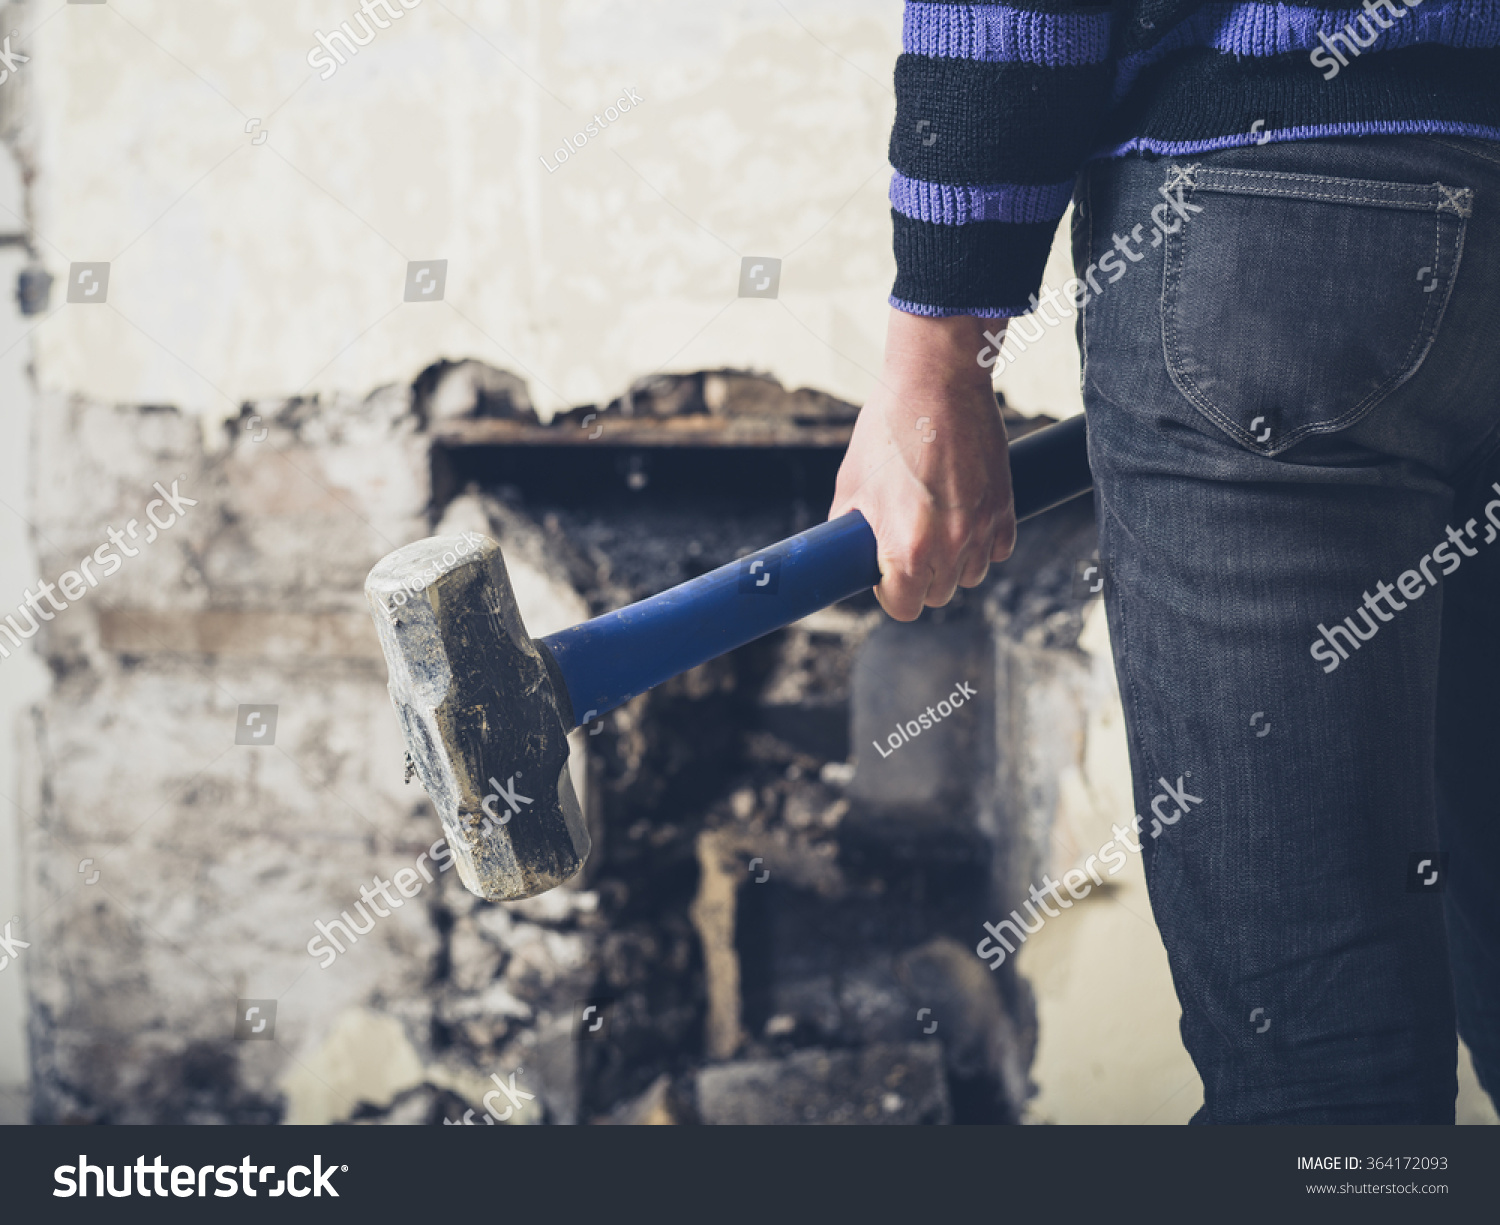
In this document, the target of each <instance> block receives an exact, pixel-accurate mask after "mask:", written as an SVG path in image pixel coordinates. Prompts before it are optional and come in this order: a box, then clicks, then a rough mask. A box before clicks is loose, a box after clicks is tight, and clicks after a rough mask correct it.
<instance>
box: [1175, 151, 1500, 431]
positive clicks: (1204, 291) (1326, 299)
mask: <svg viewBox="0 0 1500 1225" xmlns="http://www.w3.org/2000/svg"><path fill="white" fill-rule="evenodd" d="M1161 191H1162V194H1163V196H1164V197H1165V198H1166V199H1167V201H1168V203H1169V204H1170V205H1171V206H1172V209H1173V212H1175V213H1176V214H1179V215H1180V219H1178V220H1177V225H1176V228H1175V230H1173V231H1172V232H1171V233H1170V234H1168V236H1167V249H1166V252H1165V271H1164V274H1163V281H1162V302H1161V312H1162V345H1163V350H1164V354H1165V357H1166V364H1167V370H1168V372H1169V373H1170V375H1171V378H1172V382H1173V384H1174V385H1175V386H1176V387H1177V389H1178V391H1180V392H1181V393H1182V394H1183V395H1184V396H1185V397H1187V399H1188V400H1189V401H1190V402H1191V403H1192V404H1193V405H1194V406H1195V407H1196V408H1197V409H1198V411H1199V412H1201V413H1202V414H1203V415H1204V416H1205V417H1207V418H1208V419H1209V420H1210V421H1212V422H1213V423H1214V424H1215V425H1217V426H1218V427H1219V428H1220V429H1221V430H1223V431H1224V432H1225V433H1226V434H1228V435H1229V436H1230V437H1231V438H1233V439H1235V440H1236V441H1237V442H1239V443H1240V444H1241V445H1242V446H1244V447H1245V448H1247V449H1248V450H1251V451H1254V452H1257V453H1259V454H1262V455H1275V454H1277V453H1279V452H1281V451H1285V450H1286V449H1287V448H1288V447H1291V446H1294V445H1295V444H1296V443H1297V442H1298V441H1299V440H1301V439H1303V438H1306V437H1308V436H1309V435H1312V434H1327V433H1332V432H1333V431H1335V430H1341V429H1345V428H1347V427H1349V426H1351V425H1353V424H1354V423H1355V422H1357V421H1359V420H1360V419H1361V418H1363V417H1364V416H1366V415H1367V414H1368V413H1369V412H1370V411H1371V410H1372V409H1373V408H1374V407H1375V406H1376V405H1377V404H1378V403H1379V402H1380V401H1381V400H1383V399H1384V398H1385V397H1386V396H1388V395H1389V394H1390V393H1391V392H1392V391H1394V390H1395V389H1396V388H1397V387H1399V386H1401V384H1402V383H1404V382H1406V380H1407V379H1409V378H1411V376H1412V375H1413V374H1415V373H1416V371H1417V369H1418V367H1419V366H1421V364H1422V359H1423V358H1424V357H1425V356H1426V354H1427V351H1428V349H1429V348H1430V347H1431V346H1432V341H1433V338H1434V337H1435V336H1436V334H1437V329H1438V324H1439V322H1440V321H1441V319H1442V316H1443V310H1444V308H1445V307H1446V306H1447V303H1448V297H1449V294H1450V293H1451V291H1452V288H1453V282H1454V279H1455V277H1456V275H1457V273H1458V264H1459V259H1460V257H1461V255H1462V253H1463V239H1464V228H1465V225H1466V223H1467V221H1468V217H1469V214H1470V212H1471V211H1472V208H1473V198H1474V194H1473V192H1472V190H1470V189H1469V188H1465V187H1452V186H1445V185H1443V184H1441V183H1427V184H1412V183H1379V182H1369V181H1365V180H1362V179H1343V178H1329V177H1325V176H1322V175H1309V174H1290V173H1277V172H1267V171H1255V170H1236V169H1230V168H1222V169H1210V168H1206V167H1203V166H1185V165H1176V166H1173V167H1171V174H1170V175H1169V177H1168V180H1167V183H1166V185H1165V186H1164V187H1163V188H1162V189H1161Z"/></svg>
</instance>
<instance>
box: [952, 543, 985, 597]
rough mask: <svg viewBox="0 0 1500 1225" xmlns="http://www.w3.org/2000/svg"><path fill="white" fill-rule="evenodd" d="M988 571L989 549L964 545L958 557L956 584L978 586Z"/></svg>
mask: <svg viewBox="0 0 1500 1225" xmlns="http://www.w3.org/2000/svg"><path fill="white" fill-rule="evenodd" d="M989 572H990V550H989V549H986V548H984V547H983V546H977V547H976V546H975V545H973V544H969V545H966V546H965V548H964V551H963V554H962V556H960V557H959V559H958V585H959V586H960V587H978V586H979V584H980V583H982V582H984V576H985V575H986V574H988V573H989Z"/></svg>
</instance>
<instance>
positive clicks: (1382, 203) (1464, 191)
mask: <svg viewBox="0 0 1500 1225" xmlns="http://www.w3.org/2000/svg"><path fill="white" fill-rule="evenodd" d="M1216 176H1223V177H1225V178H1230V177H1239V178H1254V179H1275V180H1281V181H1283V182H1284V181H1286V180H1288V179H1304V180H1308V181H1309V182H1318V181H1321V182H1325V183H1350V184H1359V185H1360V187H1361V188H1366V189H1367V188H1372V187H1381V188H1385V189H1387V194H1386V195H1385V196H1375V195H1367V196H1358V195H1348V194H1341V193H1338V192H1331V191H1313V190H1301V191H1294V190H1291V189H1289V188H1286V189H1281V190H1270V189H1266V190H1264V191H1263V192H1261V193H1258V194H1264V195H1268V196H1273V197H1275V198H1277V199H1292V200H1327V201H1330V202H1332V203H1339V204H1372V205H1376V206H1379V207H1384V208H1398V209H1402V210H1404V211H1408V212H1426V211H1429V210H1430V211H1432V212H1437V213H1444V212H1452V213H1455V214H1456V215H1458V216H1460V217H1468V216H1469V214H1470V213H1471V212H1472V211H1473V200H1474V189H1473V188H1471V187H1452V188H1450V187H1448V186H1447V185H1446V184H1443V183H1387V182H1384V181H1382V180H1378V179H1344V178H1339V177H1337V176H1334V175H1311V174H1306V175H1304V174H1294V173H1292V172H1289V171H1286V172H1283V171H1274V170H1239V169H1236V168H1234V167H1230V166H1225V167H1221V168H1214V167H1211V168H1209V169H1207V170H1201V171H1199V173H1198V175H1197V176H1196V179H1195V182H1194V183H1193V186H1194V187H1196V188H1197V189H1198V190H1199V191H1215V190H1221V188H1215V186H1214V184H1213V182H1212V181H1211V180H1212V179H1213V178H1214V177H1216ZM1203 180H1208V181H1203ZM1397 192H1409V193H1414V194H1415V193H1425V197H1424V198H1418V199H1413V200H1398V199H1394V198H1392V197H1393V196H1394V195H1395V193H1397ZM1434 192H1441V193H1442V198H1441V199H1433V198H1432V196H1433V193H1434ZM1234 194H1237V195H1243V194H1247V193H1245V192H1236V193H1234ZM1455 197H1456V198H1455Z"/></svg>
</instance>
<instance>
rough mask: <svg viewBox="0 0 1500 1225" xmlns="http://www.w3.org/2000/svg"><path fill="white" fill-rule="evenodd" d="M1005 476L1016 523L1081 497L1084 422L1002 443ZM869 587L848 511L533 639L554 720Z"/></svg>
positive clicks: (603, 703)
mask: <svg viewBox="0 0 1500 1225" xmlns="http://www.w3.org/2000/svg"><path fill="white" fill-rule="evenodd" d="M1010 476H1011V488H1012V490H1013V492H1014V494H1015V500H1016V519H1017V521H1020V520H1023V519H1029V518H1031V517H1032V516H1033V515H1039V514H1041V513H1042V512H1043V511H1044V510H1049V509H1051V508H1052V507H1054V506H1057V505H1058V504H1060V503H1062V502H1066V501H1068V500H1069V499H1071V498H1075V497H1077V496H1078V495H1079V494H1082V493H1087V492H1088V490H1089V488H1090V486H1091V484H1092V477H1091V476H1090V473H1089V463H1088V449H1087V442H1086V434H1085V424H1084V418H1083V417H1082V416H1078V417H1071V418H1069V419H1068V420H1066V421H1060V422H1058V423H1057V424H1056V425H1049V426H1047V427H1045V428H1044V429H1040V430H1035V431H1033V432H1032V433H1030V434H1027V435H1026V436H1025V437H1024V438H1022V439H1020V440H1018V441H1017V442H1014V443H1012V444H1011V447H1010ZM879 582H880V567H879V565H878V564H877V563H876V559H875V533H874V532H872V531H871V530H870V525H869V524H868V523H866V522H865V518H864V516H863V515H862V514H860V513H859V512H858V511H851V512H850V513H849V514H847V515H844V516H842V517H841V518H838V519H834V520H832V521H831V522H828V523H820V524H819V525H818V526H817V527H814V528H809V529H808V530H807V531H805V532H801V533H799V534H798V535H796V536H793V537H791V538H790V539H787V540H783V541H782V542H781V543H780V544H774V545H771V546H770V547H769V548H765V549H762V550H761V551H760V552H758V553H752V554H751V555H750V556H749V557H744V558H741V559H740V560H739V561H736V562H730V563H729V564H728V565H726V566H720V567H719V568H718V569H717V570H713V571H710V572H709V573H708V574H704V575H701V576H700V577H698V578H695V579H692V580H690V581H689V582H686V583H683V584H681V585H680V586H677V587H673V588H672V589H671V590H670V591H664V592H662V593H661V594H660V595H654V596H651V597H649V598H648V599H644V600H641V601H639V602H638V603H635V604H631V605H628V606H627V607H625V608H621V609H619V610H617V611H615V612H612V613H605V614H604V615H603V616H602V617H595V618H594V619H593V620H592V621H586V622H584V623H583V624H582V625H575V626H574V627H573V628H571V629H566V630H561V631H559V632H558V633H556V634H548V635H547V636H546V637H545V638H542V639H539V642H540V644H541V645H542V646H543V647H544V648H545V650H544V651H543V655H544V657H545V656H548V655H550V661H549V662H550V663H552V664H553V665H554V672H555V674H556V675H558V676H559V678H560V679H561V681H562V686H561V688H565V689H566V691H567V693H566V696H567V698H568V701H569V702H570V703H571V705H572V711H571V714H570V712H568V711H563V712H562V713H563V717H564V720H565V721H566V722H568V725H569V726H571V727H576V726H578V725H579V724H581V723H586V722H588V721H589V720H591V719H594V718H597V717H598V716H599V715H602V714H604V713H605V712H606V711H610V710H613V709H614V708H615V707H617V706H620V705H622V704H624V703H625V702H628V701H629V700H630V699H631V698H633V697H635V695H636V694H638V693H644V692H645V691H646V690H648V689H652V688H654V687H655V686H657V685H659V684H661V683H662V682H663V681H666V680H670V679H671V678H672V677H674V676H676V675H678V674H679V673H681V672H686V671H687V670H688V669H689V668H694V667H697V666H698V665H699V664H701V663H704V662H706V661H708V660H710V659H716V658H717V657H718V656H720V655H723V654H724V653H725V652H727V651H732V650H734V648H735V647H738V646H743V645H744V644H745V643H747V642H752V641H754V640H755V639H756V638H759V637H761V636H762V635H765V634H769V633H771V632H772V631H773V630H778V629H781V628H782V627H783V626H787V625H790V624H791V623H792V622H794V621H799V620H801V619H802V618H803V617H805V616H807V615H808V614H809V613H813V612H816V611H817V610H818V609H820V608H826V607H828V605H830V604H836V603H838V601H840V600H843V599H847V598H848V597H849V596H851V595H854V594H855V593H856V592H859V591H863V590H865V589H866V588H867V587H874V586H876V585H877V584H878V583H879ZM562 696H563V694H562V693H561V692H559V694H558V697H559V698H561V697H562ZM558 705H559V706H561V705H562V703H561V702H559V703H558Z"/></svg>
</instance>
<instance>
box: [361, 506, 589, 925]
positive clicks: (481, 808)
mask: <svg viewBox="0 0 1500 1225" xmlns="http://www.w3.org/2000/svg"><path fill="white" fill-rule="evenodd" d="M365 596H366V598H367V599H368V600H369V601H370V608H371V611H372V612H373V613H374V616H375V625H376V629H377V630H378V632H379V634H380V645H381V647H382V648H383V649H384V651H385V659H386V663H387V664H388V665H389V667H390V691H391V701H392V702H393V703H394V704H395V707H396V713H397V714H398V715H399V716H400V718H401V730H402V731H403V732H404V733H405V736H406V750H407V753H408V755H409V756H410V760H411V762H412V763H413V765H414V766H415V768H416V771H417V776H418V777H419V778H420V779H421V780H422V786H423V787H425V788H426V789H427V794H428V796H430V797H431V799H432V802H433V804H434V805H435V806H436V808H437V811H438V816H439V817H440V818H441V819H442V822H443V833H444V834H445V835H446V836H447V839H448V845H449V846H450V847H452V848H453V852H454V856H455V858H456V860H457V863H458V874H459V877H460V878H461V879H462V880H463V882H464V884H465V885H466V886H468V888H469V889H470V891H471V892H473V893H476V894H478V895H479V896H480V897H482V898H487V899H489V900H490V901H507V900H512V899H515V898H523V897H531V896H532V895H533V894H537V893H544V892H546V891H547V890H548V889H551V888H553V887H554V886H556V885H560V884H562V882H563V881H565V880H567V879H568V877H570V876H572V875H573V874H574V873H575V872H577V871H578V869H579V868H581V867H582V866H583V861H584V859H585V858H587V856H588V853H589V836H588V831H587V830H586V829H585V828H584V822H583V813H582V811H581V810H580V808H579V805H578V797H577V796H576V795H575V794H574V792H573V784H572V781H571V779H570V778H569V777H568V729H569V728H570V727H572V726H573V712H572V709H571V705H570V703H569V699H568V694H567V690H566V688H565V687H564V686H563V684H562V680H561V678H560V677H558V676H557V675H556V674H555V672H554V671H553V666H552V664H551V662H550V660H549V659H548V657H547V654H546V651H545V649H544V648H538V646H537V644H536V643H534V642H533V641H532V640H531V638H530V637H529V636H528V635H527V633H526V627H525V626H524V625H523V624H522V623H521V614H520V611H519V610H518V609H517V608H516V601H515V596H514V595H513V594H512V592H511V586H510V577H509V575H507V574H506V572H505V561H504V559H503V558H502V557H501V556H500V546H499V545H497V544H496V543H495V542H494V541H493V540H490V539H489V538H488V537H485V536H480V535H478V534H477V533H472V532H471V533H469V534H468V535H466V536H436V537H433V538H431V539H428V540H419V541H417V543H415V544H409V545H407V546H406V547H405V548H404V549H397V550H396V551H395V552H394V553H392V554H390V555H389V556H388V557H386V558H385V559H383V560H382V561H381V562H380V563H379V564H378V565H377V566H376V567H375V568H374V569H373V570H371V571H370V576H369V578H367V579H366V580H365Z"/></svg>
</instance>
